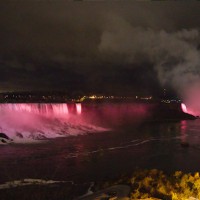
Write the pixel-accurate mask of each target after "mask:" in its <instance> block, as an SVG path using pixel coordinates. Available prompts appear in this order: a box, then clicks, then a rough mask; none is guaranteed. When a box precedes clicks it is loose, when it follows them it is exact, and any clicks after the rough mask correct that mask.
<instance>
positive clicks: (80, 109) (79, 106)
mask: <svg viewBox="0 0 200 200" xmlns="http://www.w3.org/2000/svg"><path fill="white" fill-rule="evenodd" d="M76 112H77V114H79V115H80V114H81V112H82V108H81V104H80V103H77V104H76Z"/></svg>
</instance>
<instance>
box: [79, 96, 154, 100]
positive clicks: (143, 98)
mask: <svg viewBox="0 0 200 200" xmlns="http://www.w3.org/2000/svg"><path fill="white" fill-rule="evenodd" d="M133 98H135V99H141V100H152V99H153V97H152V96H147V97H139V96H135V97H123V96H98V95H91V96H83V97H81V98H80V99H79V101H84V100H85V99H93V100H94V99H133Z"/></svg>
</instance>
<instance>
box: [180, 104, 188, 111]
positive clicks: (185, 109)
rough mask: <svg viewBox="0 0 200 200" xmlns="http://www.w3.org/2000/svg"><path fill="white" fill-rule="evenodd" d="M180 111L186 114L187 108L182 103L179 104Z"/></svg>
mask: <svg viewBox="0 0 200 200" xmlns="http://www.w3.org/2000/svg"><path fill="white" fill-rule="evenodd" d="M181 109H182V111H183V112H184V113H187V107H186V105H185V104H184V103H181Z"/></svg>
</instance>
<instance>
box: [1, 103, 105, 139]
mask: <svg viewBox="0 0 200 200" xmlns="http://www.w3.org/2000/svg"><path fill="white" fill-rule="evenodd" d="M81 113H82V107H81V104H80V103H77V104H66V103H59V104H55V103H43V104H42V103H5V104H0V132H1V133H0V143H7V142H11V141H14V142H32V141H34V140H44V139H48V138H56V137H64V136H70V135H79V134H86V133H89V132H97V131H103V130H105V129H103V128H100V127H96V126H93V125H90V124H88V123H86V121H85V120H84V119H83V118H82V115H81Z"/></svg>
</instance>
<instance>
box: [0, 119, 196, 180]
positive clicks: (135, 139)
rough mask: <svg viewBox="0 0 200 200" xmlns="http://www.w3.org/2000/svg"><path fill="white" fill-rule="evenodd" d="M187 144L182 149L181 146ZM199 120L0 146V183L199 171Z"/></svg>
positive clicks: (97, 178)
mask: <svg viewBox="0 0 200 200" xmlns="http://www.w3.org/2000/svg"><path fill="white" fill-rule="evenodd" d="M182 144H187V145H182ZM199 153H200V120H195V121H186V120H185V121H180V122H162V123H161V122H159V123H158V122H148V123H144V124H142V125H140V126H139V125H138V126H133V125H129V126H124V127H123V128H120V129H118V130H113V131H110V132H103V133H95V134H89V135H82V136H75V137H68V138H58V139H54V140H50V141H48V142H47V143H42V144H28V145H26V144H23V145H22V144H12V145H8V146H2V147H0V163H1V165H0V181H1V182H4V181H5V180H15V179H20V178H27V177H30V178H47V179H57V180H75V181H83V182H84V181H97V180H103V179H107V178H108V177H116V176H119V175H120V174H122V173H129V172H132V171H133V170H134V169H136V168H158V169H161V170H164V171H166V172H171V171H175V170H183V171H186V172H190V171H191V172H192V171H199V170H200V169H199V166H200V156H199Z"/></svg>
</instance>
